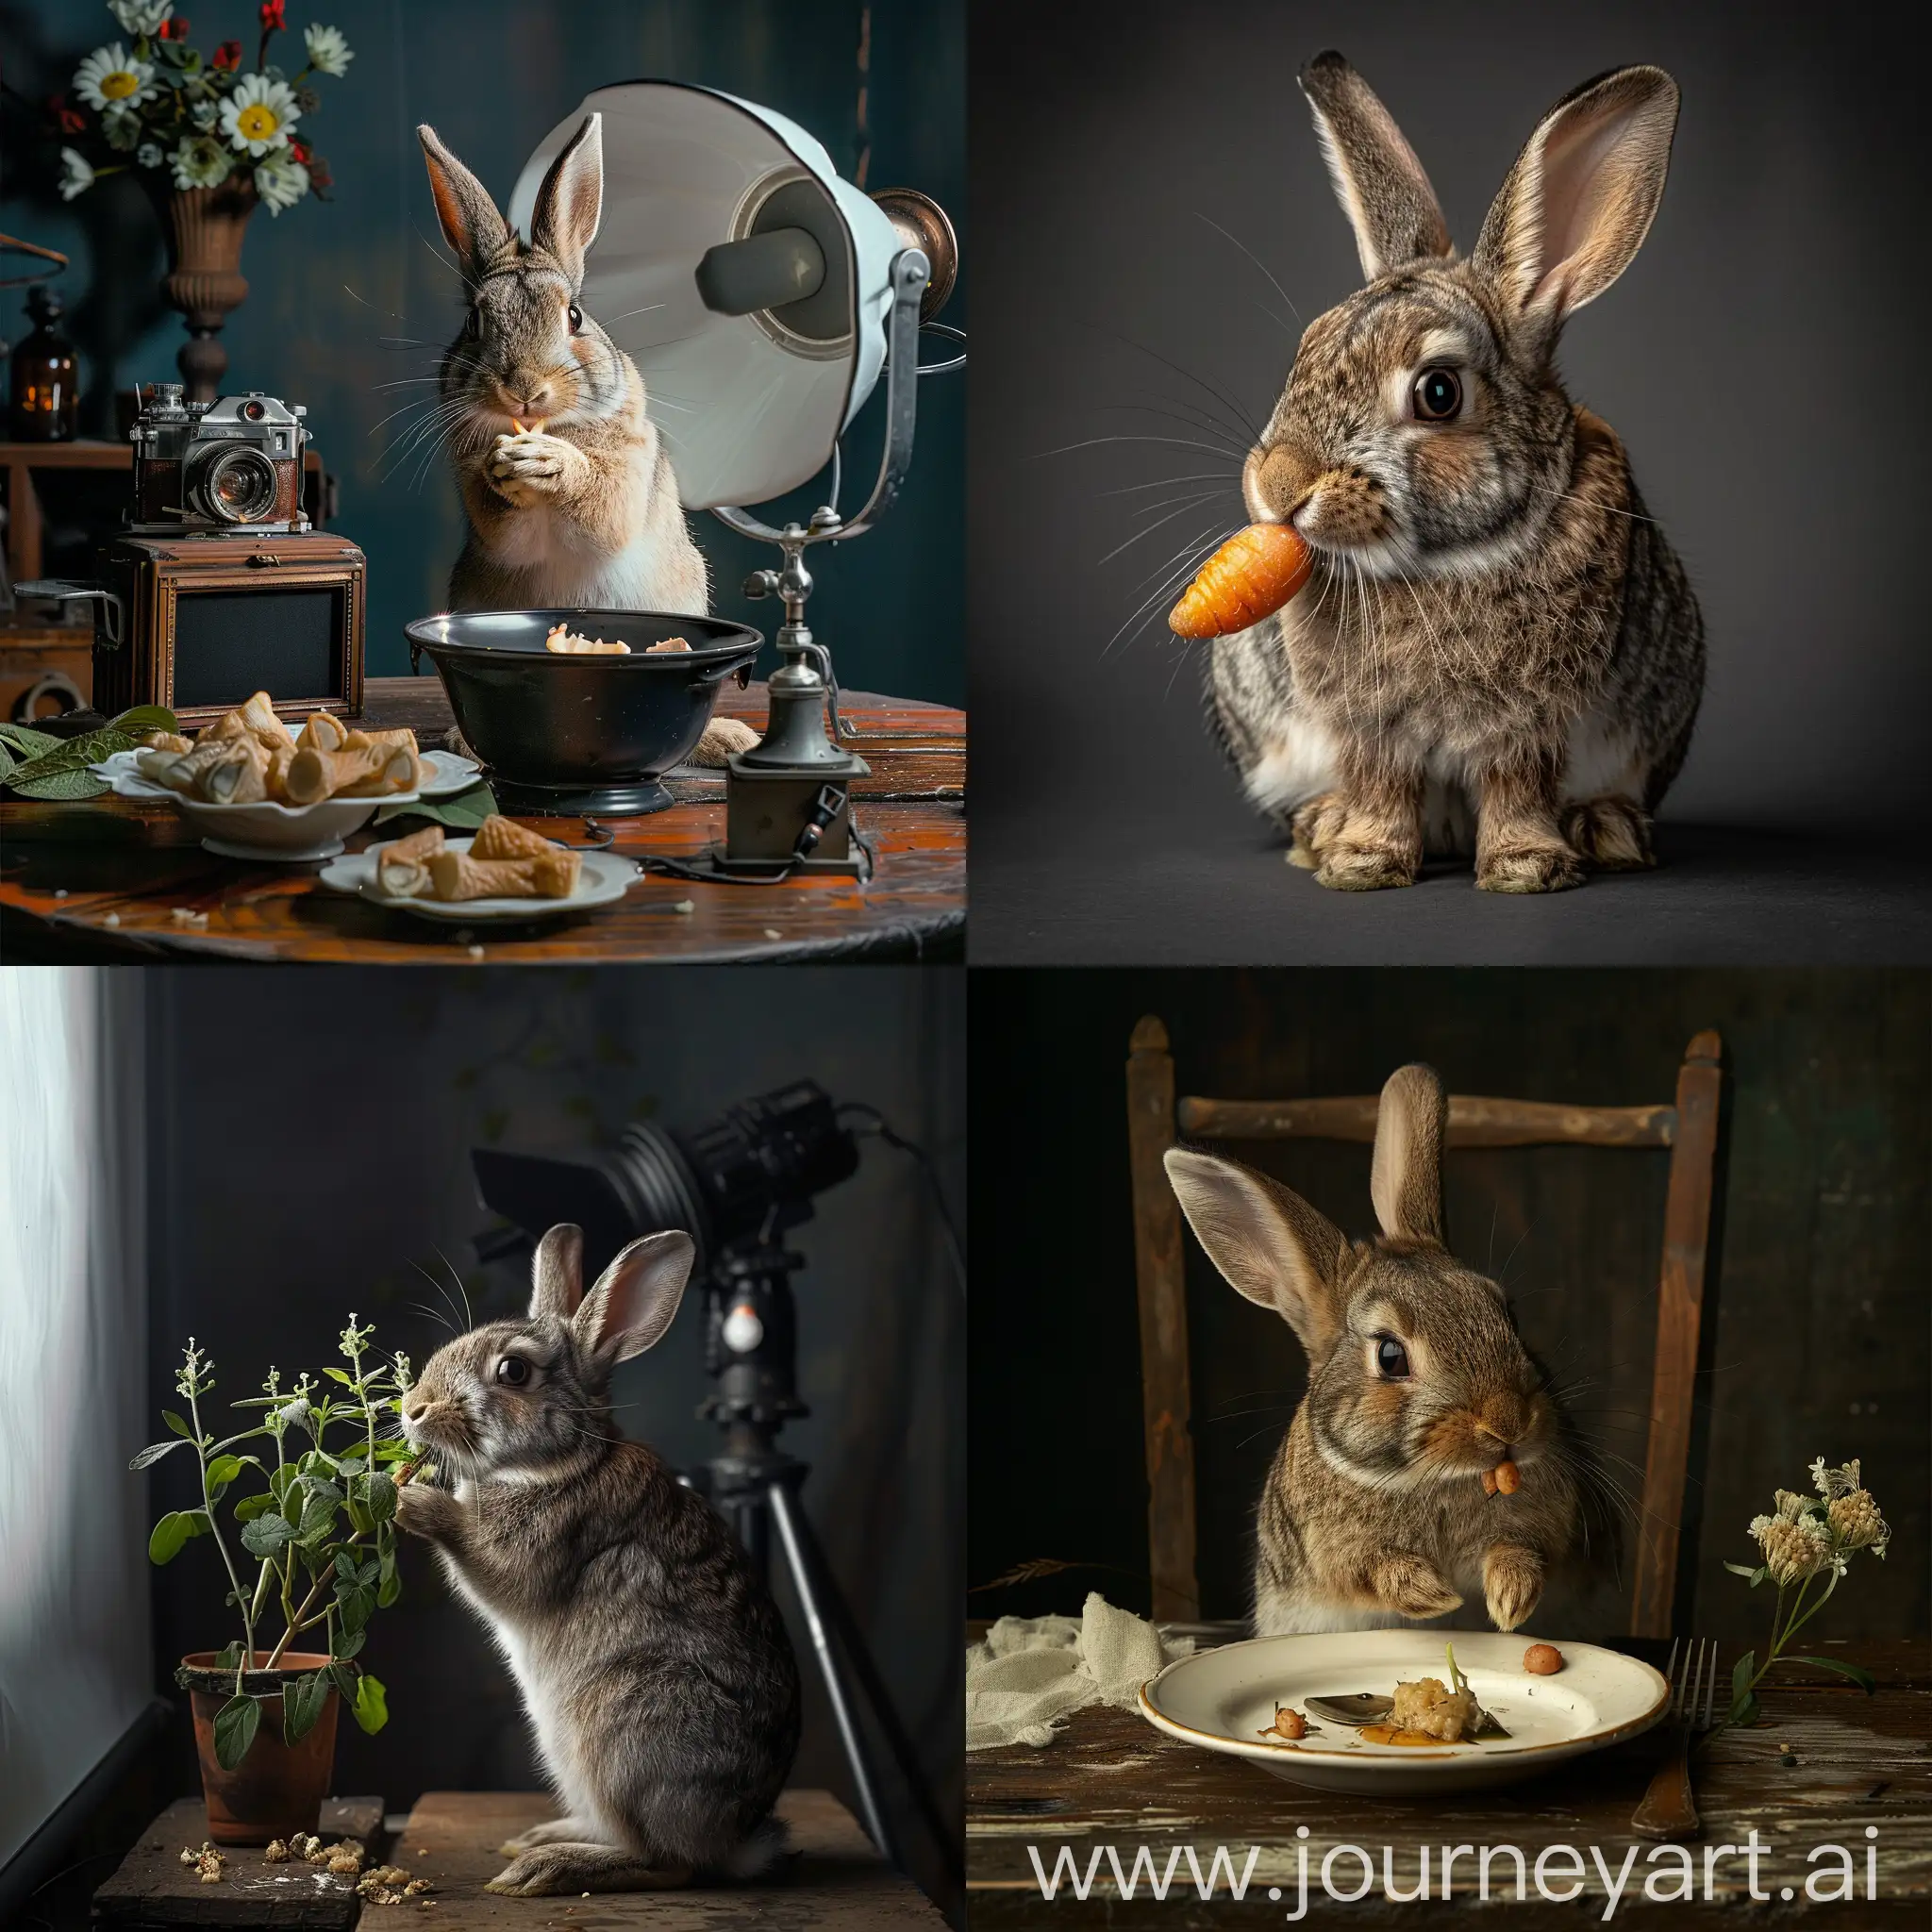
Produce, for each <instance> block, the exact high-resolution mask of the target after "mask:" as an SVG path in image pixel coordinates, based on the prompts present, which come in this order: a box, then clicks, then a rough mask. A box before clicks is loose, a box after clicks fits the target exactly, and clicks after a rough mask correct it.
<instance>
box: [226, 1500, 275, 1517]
mask: <svg viewBox="0 0 1932 1932" xmlns="http://www.w3.org/2000/svg"><path fill="white" fill-rule="evenodd" d="M274 1507H275V1498H274V1497H273V1496H243V1497H242V1500H241V1501H240V1502H239V1503H237V1504H236V1505H235V1521H236V1522H237V1523H253V1522H254V1521H255V1519H256V1518H257V1517H258V1516H259V1515H260V1514H261V1513H262V1511H263V1510H265V1509H273V1508H274Z"/></svg>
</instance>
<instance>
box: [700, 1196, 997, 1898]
mask: <svg viewBox="0 0 1932 1932" xmlns="http://www.w3.org/2000/svg"><path fill="white" fill-rule="evenodd" d="M804 1264H805V1257H803V1256H802V1255H798V1254H794V1253H792V1252H791V1250H789V1249H786V1248H783V1247H780V1246H778V1245H776V1244H775V1243H774V1241H772V1240H771V1239H770V1238H769V1237H768V1236H766V1235H760V1236H758V1237H757V1238H755V1239H753V1240H750V1241H742V1242H740V1243H737V1244H735V1245H734V1246H732V1247H730V1248H727V1249H726V1250H725V1251H724V1253H723V1254H722V1255H720V1256H718V1257H717V1258H716V1259H715V1260H714V1261H713V1262H712V1264H711V1267H710V1270H709V1273H708V1275H707V1277H706V1281H705V1366H706V1368H707V1369H708V1371H709V1372H710V1374H712V1376H713V1377H714V1378H715V1380H716V1382H717V1385H718V1387H717V1392H716V1393H715V1394H713V1395H710V1396H708V1398H707V1399H706V1401H705V1403H704V1406H703V1407H702V1408H701V1409H700V1411H699V1412H700V1413H701V1414H702V1415H705V1416H707V1417H708V1418H709V1419H710V1420H711V1421H713V1422H715V1423H717V1424H719V1425H720V1426H721V1427H722V1428H723V1430H724V1451H723V1453H722V1454H720V1455H717V1456H713V1457H709V1458H708V1460H707V1461H706V1462H705V1463H703V1464H702V1465H701V1467H700V1470H699V1471H697V1472H693V1473H692V1475H691V1481H692V1486H693V1487H694V1488H697V1489H699V1490H701V1491H703V1492H704V1493H705V1494H706V1495H707V1496H708V1497H709V1499H710V1501H711V1503H712V1505H713V1507H715V1508H716V1509H717V1510H718V1512H719V1513H720V1514H721V1515H722V1516H724V1518H725V1519H726V1520H727V1521H728V1522H729V1523H730V1524H731V1525H732V1527H733V1528H734V1529H735V1530H736V1531H737V1533H738V1537H739V1540H740V1541H741V1542H742V1543H743V1545H744V1547H745V1549H746V1551H747V1552H748V1553H749V1554H750V1556H751V1559H752V1562H753V1563H754V1564H755V1565H756V1566H757V1568H758V1573H759V1574H760V1575H765V1576H769V1574H770V1571H771V1555H772V1530H773V1529H774V1527H775V1528H776V1530H777V1532H778V1546H779V1549H780V1551H781V1552H782V1554H783V1556H784V1558H785V1567H786V1569H787V1571H788V1572H789V1574H790V1575H791V1586H792V1589H793V1590H794V1591H796V1592H797V1594H798V1603H799V1607H800V1609H801V1610H802V1611H803V1612H804V1614H805V1621H806V1627H807V1629H808V1632H809V1633H810V1637H811V1645H812V1652H813V1655H814V1657H816V1658H817V1661H818V1666H819V1673H820V1674H821V1675H822V1676H823V1677H824V1684H825V1694H826V1696H827V1697H828V1698H829V1699H830V1701H831V1706H832V1716H833V1718H834V1720H835V1722H836V1723H837V1724H838V1726H839V1739H840V1742H841V1744H842V1745H843V1747H844V1751H845V1759H846V1762H847V1763H848V1764H849V1765H850V1766H851V1767H852V1781H853V1783H854V1785H855V1786H856V1787H857V1788H858V1807H859V1810H860V1812H861V1814H862V1816H863V1819H864V1824H865V1828H866V1830H867V1832H868V1833H870V1834H871V1837H872V1840H873V1842H874V1844H875V1845H877V1846H878V1848H879V1850H880V1851H882V1852H883V1853H884V1854H885V1855H886V1857H889V1858H890V1859H891V1861H892V1862H893V1863H894V1864H895V1865H897V1866H899V1867H900V1869H901V1870H904V1869H905V1868H906V1859H905V1857H904V1854H903V1852H902V1850H901V1847H900V1844H899V1840H898V1839H897V1836H896V1834H895V1833H894V1832H893V1830H892V1828H891V1823H890V1822H889V1820H888V1817H887V1814H886V1808H885V1807H884V1806H883V1805H882V1804H881V1803H880V1799H879V1790H878V1780H877V1774H876V1772H875V1770H874V1765H873V1762H872V1758H871V1756H870V1754H869V1752H868V1750H867V1746H866V1740H865V1734H864V1732H863V1731H862V1730H861V1728H860V1725H859V1713H858V1700H857V1698H856V1697H855V1695H854V1690H855V1684H854V1682H852V1681H848V1674H849V1678H850V1679H852V1680H856V1688H857V1690H858V1691H862V1692H863V1693H864V1697H865V1701H866V1702H867V1703H868V1704H869V1705H870V1706H871V1707H872V1714H873V1716H874V1720H875V1721H876V1722H877V1724H878V1727H879V1729H880V1731H881V1732H882V1733H883V1734H884V1736H885V1739H886V1742H887V1744H888V1746H889V1747H890V1748H891V1754H892V1757H893V1759H894V1761H895V1763H896V1765H897V1768H898V1772H899V1776H900V1778H901V1779H902V1780H903V1781H904V1784H905V1787H906V1790H907V1791H908V1794H909V1795H910V1797H911V1799H912V1803H913V1806H914V1808H915V1809H916V1810H917V1811H918V1813H919V1815H920V1818H921V1820H922V1821H923V1822H924V1825H925V1828H926V1830H927V1831H928V1832H929V1833H930V1834H931V1836H932V1839H933V1841H934V1843H935V1844H936V1845H937V1846H938V1848H939V1851H940V1856H941V1858H942V1859H943V1860H944V1862H945V1868H946V1871H947V1872H948V1874H950V1875H951V1876H952V1878H953V1880H954V1883H955V1884H956V1885H957V1886H958V1887H960V1888H962V1889H963V1887H964V1884H965V1863H964V1857H963V1854H962V1850H961V1847H960V1845H959V1842H958V1836H957V1834H955V1833H953V1832H950V1831H948V1830H947V1829H946V1826H945V1824H944V1823H943V1821H942V1820H941V1816H940V1809H939V1806H938V1804H937V1803H936V1802H935V1800H934V1798H933V1794H932V1790H931V1788H930V1786H929V1785H928V1784H927V1783H926V1780H925V1776H924V1773H923V1772H922V1770H921V1769H920V1765H919V1759H918V1757H917V1755H916V1754H915V1752H914V1751H913V1748H912V1741H911V1740H910V1739H909V1738H908V1736H907V1735H906V1729H905V1726H904V1725H903V1724H901V1723H900V1722H899V1716H898V1713H897V1712H896V1711H895V1710H894V1709H893V1708H892V1700H891V1694H890V1693H889V1692H888V1691H887V1690H886V1686H885V1683H884V1680H883V1679H882V1678H881V1677H880V1675H879V1673H878V1667H877V1665H875V1664H874V1661H873V1658H872V1653H871V1652H870V1651H869V1650H868V1649H867V1648H866V1642H865V1638H864V1635H863V1633H862V1632H861V1631H860V1630H859V1627H858V1623H857V1621H856V1620H855V1618H854V1617H853V1615H852V1611H851V1608H850V1607H849V1606H848V1605H847V1604H846V1602H845V1598H844V1595H843V1593H842V1592H841V1590H840V1588H839V1582H838V1579H837V1578H836V1577H835V1576H834V1575H833V1574H832V1572H831V1567H830V1566H829V1565H828V1564H827V1563H826V1561H825V1557H824V1551H823V1550H822V1549H821V1548H820V1547H819V1543H818V1539H817V1537H816V1535H815V1534H814V1532H813V1530H812V1526H811V1523H810V1520H809V1519H808V1517H807V1515H806V1513H805V1510H804V1508H803V1507H802V1506H801V1505H800V1503H799V1500H798V1491H799V1489H800V1487H801V1486H802V1485H803V1483H804V1481H805V1478H806V1476H807V1474H808V1465H807V1464H805V1463H803V1462H801V1461H799V1460H798V1458H797V1457H792V1456H788V1455H786V1454H785V1452H784V1451H783V1450H781V1449H780V1448H779V1447H778V1446H777V1437H778V1431H779V1430H780V1429H781V1428H782V1427H783V1426H784V1425H785V1424H786V1423H787V1422H788V1421H790V1420H791V1418H792V1417H794V1416H802V1415H804V1414H806V1413H807V1412H808V1411H807V1409H806V1406H805V1404H804V1403H803V1402H801V1401H800V1400H799V1399H798V1394H797V1381H796V1374H795V1370H796V1360H797V1321H796V1311H795V1307H794V1304H793V1302H792V1296H791V1271H792V1270H793V1269H795V1268H800V1267H803V1266H804Z"/></svg>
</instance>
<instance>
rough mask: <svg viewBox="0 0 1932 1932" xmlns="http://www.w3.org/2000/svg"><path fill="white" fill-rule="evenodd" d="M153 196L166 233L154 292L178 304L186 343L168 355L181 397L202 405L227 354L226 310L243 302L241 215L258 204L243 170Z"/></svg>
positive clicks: (218, 386) (217, 383)
mask: <svg viewBox="0 0 1932 1932" xmlns="http://www.w3.org/2000/svg"><path fill="white" fill-rule="evenodd" d="M155 199H156V202H157V204H158V208H159V209H160V213H161V217H162V225H163V226H164V227H165V229H166V231H167V236H168V275H167V278H166V279H165V280H164V281H163V282H162V283H161V293H162V294H163V295H165V296H166V297H167V299H168V306H169V307H170V308H178V309H179V310H180V311H181V313H182V316H183V317H184V318H185V320H186V323H187V327H188V341H186V342H184V343H183V344H182V346H181V353H180V354H179V355H178V356H176V357H175V363H176V365H177V366H178V367H179V369H180V371H181V379H182V381H183V382H184V383H186V384H187V386H188V400H189V401H190V402H192V403H208V402H212V401H213V400H214V399H215V397H217V396H218V395H220V394H221V392H222V377H223V375H225V373H226V370H227V367H228V352H227V351H226V350H225V348H223V347H222V344H221V341H220V340H219V337H220V334H221V330H222V326H223V325H224V324H225V322H226V321H227V319H228V316H229V313H230V312H231V311H232V310H234V309H237V308H241V306H242V303H243V302H245V301H246V300H247V299H248V284H247V282H246V281H245V280H243V278H242V237H243V235H244V234H245V233H246V231H247V227H248V217H249V216H250V215H252V214H253V213H254V212H255V210H256V208H258V206H259V205H260V201H261V197H260V196H259V195H258V194H257V193H256V192H255V183H254V181H253V179H252V178H250V177H249V176H248V175H246V174H245V173H244V174H242V175H241V176H240V177H239V178H238V177H236V176H232V175H231V176H230V177H229V178H228V179H227V180H226V181H224V182H223V183H222V184H221V185H220V187H218V188H179V189H175V190H173V191H168V190H165V189H163V188H161V187H159V186H157V188H156V191H155Z"/></svg>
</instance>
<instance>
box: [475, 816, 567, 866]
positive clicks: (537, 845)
mask: <svg viewBox="0 0 1932 1932" xmlns="http://www.w3.org/2000/svg"><path fill="white" fill-rule="evenodd" d="M563 849H564V848H563V847H562V846H561V845H553V844H552V843H551V842H550V841H549V840H548V839H546V838H544V836H543V835H542V833H541V832H533V831H531V829H530V828H529V826H528V825H520V824H517V822H516V820H514V819H507V818H505V817H504V816H503V815H502V813H500V812H492V813H491V815H490V816H489V817H488V818H487V819H485V820H484V821H483V823H482V824H480V825H478V826H477V827H476V836H475V838H474V839H472V840H471V841H470V857H471V858H545V857H547V856H548V855H549V854H550V853H553V852H561V851H562V850H563Z"/></svg>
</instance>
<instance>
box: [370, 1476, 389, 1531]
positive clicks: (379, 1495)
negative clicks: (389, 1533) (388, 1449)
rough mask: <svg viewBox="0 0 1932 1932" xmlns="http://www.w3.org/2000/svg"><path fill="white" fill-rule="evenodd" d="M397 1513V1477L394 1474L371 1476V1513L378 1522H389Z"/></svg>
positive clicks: (372, 1517)
mask: <svg viewBox="0 0 1932 1932" xmlns="http://www.w3.org/2000/svg"><path fill="white" fill-rule="evenodd" d="M395 1513H396V1479H395V1477H394V1476H392V1475H373V1476H371V1477H370V1478H369V1514H370V1517H371V1519H372V1520H373V1521H374V1522H376V1523H387V1522H389V1520H390V1519H391V1517H392V1516H394V1514H395Z"/></svg>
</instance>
